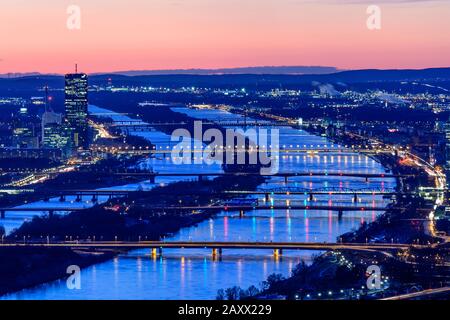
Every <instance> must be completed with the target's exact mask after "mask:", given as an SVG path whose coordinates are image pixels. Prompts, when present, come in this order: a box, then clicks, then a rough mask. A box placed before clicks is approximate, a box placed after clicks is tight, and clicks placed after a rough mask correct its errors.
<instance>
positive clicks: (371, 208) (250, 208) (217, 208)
mask: <svg viewBox="0 0 450 320" xmlns="http://www.w3.org/2000/svg"><path fill="white" fill-rule="evenodd" d="M147 209H148V210H153V211H158V212H176V211H190V212H193V213H201V212H208V211H214V212H215V211H238V212H239V214H240V216H244V212H245V211H253V210H309V211H335V212H338V214H339V217H342V215H343V213H344V212H345V211H382V212H384V211H386V210H387V208H386V207H376V206H370V205H357V204H355V205H351V206H336V205H305V204H292V205H291V204H289V205H287V204H286V205H281V204H274V205H259V204H256V205H249V204H242V205H226V204H221V205H219V204H218V205H207V206H167V207H158V206H149V207H148V208H147ZM391 209H396V210H401V209H404V208H397V207H395V208H391ZM82 210H86V208H76V207H73V206H67V207H64V206H61V207H49V206H43V207H38V206H33V207H12V208H0V217H1V218H2V219H5V217H6V213H7V212H47V213H48V214H49V216H52V215H53V214H54V213H55V212H71V211H82Z"/></svg>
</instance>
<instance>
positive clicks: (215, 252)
mask: <svg viewBox="0 0 450 320" xmlns="http://www.w3.org/2000/svg"><path fill="white" fill-rule="evenodd" d="M212 256H213V258H217V257H221V256H222V248H213V249H212Z"/></svg>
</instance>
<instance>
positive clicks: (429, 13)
mask: <svg viewBox="0 0 450 320" xmlns="http://www.w3.org/2000/svg"><path fill="white" fill-rule="evenodd" d="M372 3H374V4H376V3H377V4H379V5H380V7H381V9H382V29H381V30H380V31H370V30H368V29H367V27H366V20H367V17H368V15H367V14H366V9H367V6H368V5H369V4H372ZM70 4H76V5H79V6H80V8H81V30H77V31H74V30H69V29H67V27H66V20H67V17H68V14H67V13H66V9H67V7H68V6H69V5H70ZM449 17H450V1H446V0H442V1H426V0H423V1H420V0H410V1H408V0H390V1H387V0H373V1H370V2H369V1H364V0H339V1H337V0H317V1H314V0H70V1H69V0H32V1H31V0H2V4H1V9H0V41H1V42H0V43H1V44H0V73H6V72H31V71H38V72H45V73H47V72H52V73H53V72H57V73H64V72H68V71H72V69H73V64H74V63H75V62H77V63H78V64H79V66H80V70H82V71H84V72H104V71H118V70H143V69H178V68H224V67H239V66H266V65H326V66H336V67H338V68H343V69H360V68H426V67H443V66H447V67H448V66H450V18H449Z"/></svg>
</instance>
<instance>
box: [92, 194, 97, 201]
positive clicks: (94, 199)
mask: <svg viewBox="0 0 450 320" xmlns="http://www.w3.org/2000/svg"><path fill="white" fill-rule="evenodd" d="M97 201H98V198H97V195H96V194H94V195H93V196H92V202H94V203H95V202H97Z"/></svg>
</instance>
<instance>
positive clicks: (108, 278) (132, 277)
mask: <svg viewBox="0 0 450 320" xmlns="http://www.w3.org/2000/svg"><path fill="white" fill-rule="evenodd" d="M174 110H175V111H177V112H182V113H185V114H187V115H189V116H191V117H194V118H199V119H210V120H213V121H214V120H215V119H221V120H223V119H241V120H242V117H241V116H240V115H235V114H231V113H229V112H226V111H221V110H211V109H208V110H200V109H191V108H174ZM90 111H91V112H95V113H105V114H108V116H110V117H113V118H114V119H116V120H119V119H122V120H126V119H127V117H126V116H125V115H118V114H113V115H112V116H111V111H109V110H106V109H101V108H98V107H95V106H90ZM249 120H251V119H249ZM134 134H136V135H140V136H143V137H145V138H148V139H149V140H151V142H152V143H155V144H156V145H157V146H159V147H162V148H165V147H167V146H168V145H169V144H170V136H169V135H166V134H164V133H162V132H159V131H156V130H152V131H148V132H136V133H134ZM330 144H331V143H330V142H329V141H328V140H326V138H323V137H318V136H313V135H310V134H308V133H307V132H305V131H303V130H298V129H293V128H289V127H282V128H280V145H287V146H290V145H293V146H294V147H295V146H296V145H307V146H308V147H311V148H314V147H317V146H320V145H322V146H323V145H330ZM146 161H147V163H143V164H142V165H143V166H152V167H153V168H154V170H155V171H157V172H164V171H166V172H189V171H194V170H195V172H216V171H217V172H220V171H221V168H220V166H219V165H213V166H207V165H198V164H196V165H194V164H191V165H174V164H173V163H172V162H171V159H170V158H163V157H156V158H154V159H148V160H146ZM280 171H283V172H288V171H292V172H293V171H346V172H358V173H384V172H385V169H384V168H383V167H382V166H381V165H380V164H379V163H378V162H376V161H374V160H373V159H371V158H369V157H367V156H365V155H361V154H356V153H351V152H349V153H342V154H339V153H323V154H320V153H319V154H316V155H307V154H299V155H295V154H291V155H281V157H280ZM187 179H189V178H187ZM175 180H180V178H177V177H172V178H157V180H156V184H165V183H170V182H171V181H175ZM395 184H396V183H395V180H394V179H391V178H383V179H372V180H369V181H368V182H366V181H365V180H364V179H361V178H352V177H296V178H290V179H289V182H288V186H290V187H298V188H307V189H318V188H340V189H358V188H374V189H392V188H395ZM139 186H140V187H142V188H144V189H151V188H152V187H154V186H155V185H153V184H151V183H149V182H143V183H140V184H130V185H127V186H121V187H118V188H121V189H123V188H124V187H128V188H137V187H139ZM284 186H285V183H284V179H283V178H276V177H273V178H271V179H270V180H268V182H267V183H266V184H264V185H261V186H260V189H265V188H268V189H272V188H278V187H284ZM107 189H111V188H107ZM263 198H264V197H262V198H261V199H259V200H260V201H265V200H264V199H263ZM273 198H274V200H273V201H275V202H285V201H287V200H289V201H301V202H304V203H308V199H307V196H305V195H295V196H294V195H282V196H278V195H277V196H273ZM100 200H101V201H104V200H106V199H100ZM67 201H70V202H72V203H74V205H84V206H90V205H92V204H91V203H90V202H89V201H87V202H84V203H81V204H77V203H75V202H74V199H70V198H68V199H67ZM352 201H353V196H352V195H321V196H316V199H315V203H317V204H342V205H351V204H352ZM359 201H361V203H365V204H369V205H373V206H383V205H387V204H388V203H389V200H388V199H383V197H381V196H372V195H368V196H360V199H359ZM50 203H51V204H54V205H55V206H58V205H60V204H59V201H58V199H52V200H51V202H50ZM66 204H67V203H66ZM27 205H38V204H36V203H33V204H27ZM47 205H48V203H47ZM7 218H8V217H7ZM29 218H30V216H29V214H26V213H23V214H21V213H18V215H15V217H14V218H8V219H6V220H4V221H3V224H4V226H5V228H6V229H7V230H9V231H10V230H11V229H12V228H14V227H17V226H19V225H20V223H22V222H23V221H24V219H29ZM375 218H376V213H375V212H373V211H365V212H361V211H355V212H346V213H344V217H343V218H342V220H338V217H337V214H336V213H335V212H329V211H322V212H317V211H315V212H313V211H303V210H267V211H255V212H249V213H247V214H246V216H245V217H244V218H240V217H239V215H238V214H237V213H236V212H222V213H220V214H218V215H217V216H216V217H214V218H212V219H209V220H207V221H204V222H202V223H200V224H198V225H197V226H193V227H190V228H185V229H182V230H180V232H178V233H177V234H176V235H174V236H173V237H171V238H170V239H166V241H176V240H207V241H212V240H215V241H301V242H302V241H305V242H334V241H336V239H337V237H338V236H339V235H340V234H342V233H345V232H347V231H350V230H351V229H356V228H358V227H359V225H360V224H361V222H363V221H373V220H374V219H375ZM313 254H317V253H311V252H307V251H285V252H283V256H282V258H280V259H274V257H273V255H272V252H271V251H260V250H224V252H223V256H222V259H221V260H220V261H217V260H213V259H212V257H211V253H210V252H209V251H208V250H202V249H198V250H197V249H196V250H182V249H179V250H166V251H164V252H163V255H162V256H161V257H158V258H152V257H151V255H150V251H149V250H134V251H130V252H128V253H127V254H121V255H119V256H117V257H116V258H114V259H113V260H110V261H107V262H104V263H100V264H97V265H94V266H91V267H88V268H86V269H84V270H82V272H81V289H80V290H69V289H67V286H66V283H65V280H58V281H54V282H51V283H47V284H43V285H40V286H37V287H34V288H31V289H26V290H22V291H20V292H17V293H13V294H9V295H5V296H3V297H1V298H3V299H163V300H168V299H214V298H215V296H216V293H217V290H218V289H221V288H228V287H231V286H235V285H237V286H241V287H242V288H247V287H248V286H250V285H258V284H259V283H261V281H263V280H265V279H266V278H267V276H268V275H270V274H272V273H281V274H283V275H285V276H288V275H289V274H290V272H291V270H292V268H294V267H295V265H296V264H297V263H298V262H299V261H300V260H301V259H303V260H306V261H307V262H308V261H311V258H312V255H313Z"/></svg>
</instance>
